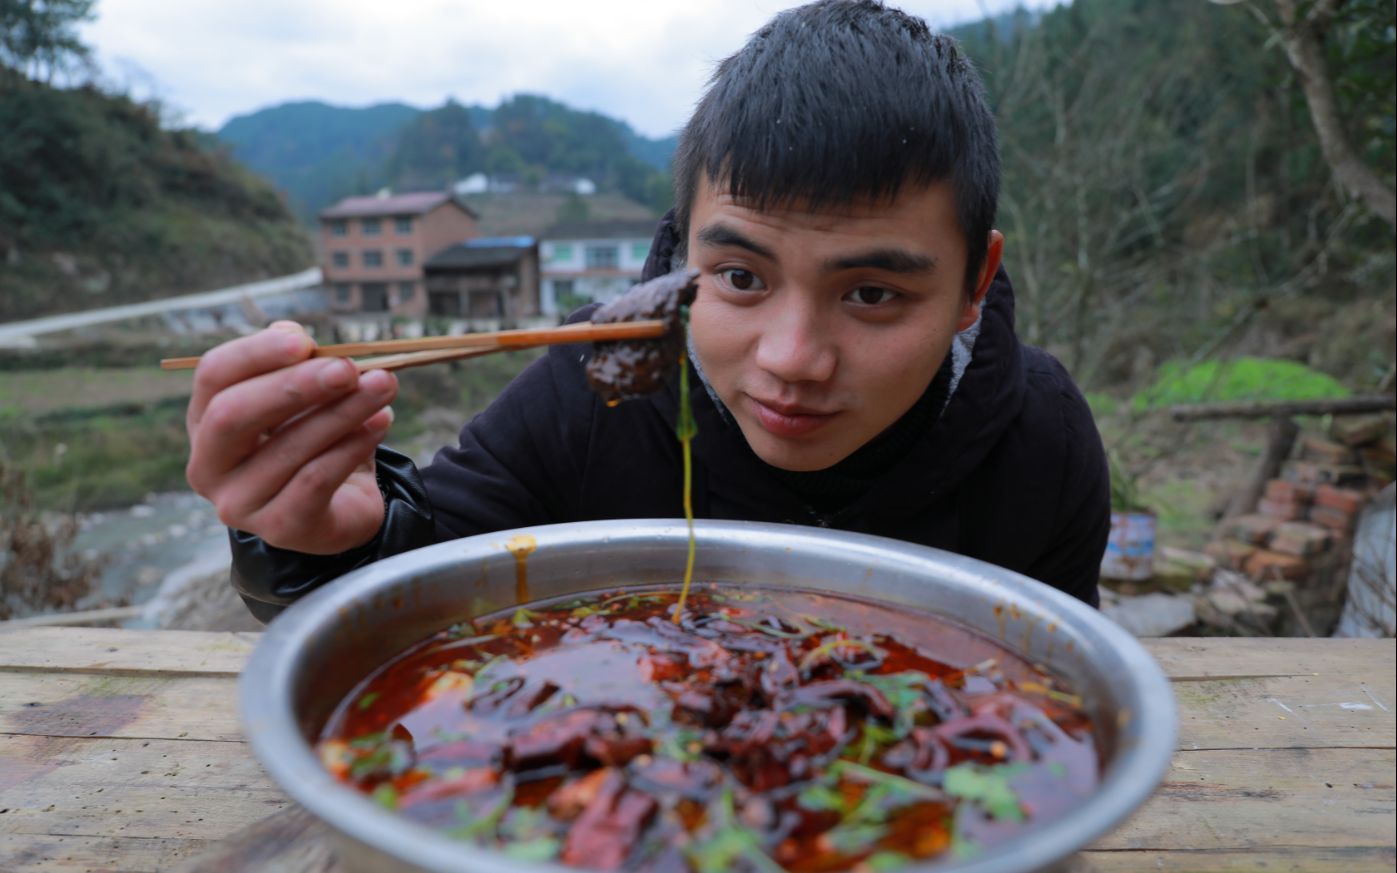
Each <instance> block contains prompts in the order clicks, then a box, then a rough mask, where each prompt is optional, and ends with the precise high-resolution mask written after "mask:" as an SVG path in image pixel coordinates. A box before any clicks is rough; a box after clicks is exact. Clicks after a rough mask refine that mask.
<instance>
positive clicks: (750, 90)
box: [674, 0, 999, 290]
mask: <svg viewBox="0 0 1397 873" xmlns="http://www.w3.org/2000/svg"><path fill="white" fill-rule="evenodd" d="M700 173H704V174H705V175H706V176H707V177H708V179H709V180H712V181H714V182H718V183H725V184H726V185H727V187H728V190H729V191H730V192H731V193H732V195H733V196H735V197H738V198H741V199H742V200H744V201H747V202H749V203H751V204H752V205H753V206H754V207H755V208H757V209H767V208H772V207H777V206H786V205H790V204H792V203H795V202H800V203H801V204H803V205H808V206H809V207H810V208H812V209H819V208H821V207H822V206H841V205H847V204H849V203H853V202H856V201H861V200H871V201H874V202H879V201H886V202H891V201H892V200H894V199H895V198H896V197H897V196H898V194H899V193H900V192H901V191H902V188H903V186H904V185H907V184H909V183H910V184H914V185H916V184H922V185H926V184H931V183H933V182H939V181H943V180H950V181H951V183H952V190H953V191H954V195H955V202H956V215H957V218H958V219H959V221H960V227H961V231H962V232H963V233H964V234H965V241H966V248H967V260H966V277H965V281H966V285H967V287H968V288H970V289H972V290H973V285H974V281H975V277H976V274H977V273H978V272H979V270H980V266H981V265H982V264H983V263H984V259H985V250H986V248H987V246H988V244H989V233H990V230H991V229H992V228H993V226H994V213H995V206H996V203H997V202H998V199H999V151H998V147H997V144H996V138H995V126H994V116H993V115H992V114H991V113H990V110H989V106H988V105H987V104H986V101H985V95H984V88H983V86H982V85H981V83H980V78H979V76H978V75H977V74H976V73H975V70H974V69H973V68H972V67H971V65H970V62H969V60H968V59H967V58H966V57H965V56H964V55H963V54H961V52H960V49H959V47H958V46H957V45H956V43H955V40H953V39H951V38H950V37H947V36H941V35H938V34H933V33H932V32H931V30H930V29H929V28H928V27H927V25H926V22H924V21H922V20H921V19H919V18H914V17H912V16H910V15H907V14H906V13H903V12H900V11H898V10H896V9H889V8H887V7H885V6H883V4H882V3H879V2H875V0H822V2H817V3H811V4H809V5H807V6H801V7H799V8H797V9H790V10H787V11H785V12H782V13H781V14H779V15H777V16H776V17H775V18H773V19H772V20H771V21H770V22H768V23H767V24H766V25H765V26H764V27H762V29H761V30H758V31H757V32H756V33H755V34H753V35H752V38H751V39H750V40H748V42H747V44H746V45H745V46H743V47H742V49H741V50H740V51H738V52H737V53H736V54H734V55H732V56H731V57H729V58H727V59H725V60H724V61H723V62H722V63H720V64H719V65H718V69H717V71H716V72H715V73H714V75H713V79H712V81H710V83H709V86H708V91H707V92H706V93H705V94H704V96H703V99H702V100H700V101H699V104H698V108H697V109H695V110H694V114H693V117H692V118H690V119H689V123H688V124H687V125H686V126H685V127H684V130H683V132H682V133H681V134H680V138H679V145H678V148H677V149H676V151H675V156H674V193H675V216H676V219H677V224H678V227H677V230H678V231H679V235H680V240H681V245H682V244H683V241H684V240H685V239H686V238H687V234H688V224H689V212H690V209H691V208H692V206H693V198H694V193H695V192H696V191H697V190H698V183H699V180H700V177H699V174H700Z"/></svg>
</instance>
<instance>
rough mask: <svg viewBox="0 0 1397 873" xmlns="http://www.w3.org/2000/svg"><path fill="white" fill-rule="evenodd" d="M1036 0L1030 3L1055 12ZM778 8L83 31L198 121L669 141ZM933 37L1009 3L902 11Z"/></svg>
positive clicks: (557, 9) (539, 8)
mask: <svg viewBox="0 0 1397 873" xmlns="http://www.w3.org/2000/svg"><path fill="white" fill-rule="evenodd" d="M1045 2H1046V0H1039V2H1037V3H1031V4H1030V5H1044V3H1045ZM792 5H796V4H794V3H790V2H782V0H706V2H704V3H675V2H669V3H663V4H657V3H655V2H654V0H588V2H585V3H579V2H576V0H535V2H529V0H515V2H510V0H503V2H501V0H390V2H386V3H385V2H382V0H241V2H233V0H193V2H185V3H170V2H169V0H99V4H98V7H97V14H98V19H97V21H96V22H94V23H93V24H91V25H89V26H88V27H87V28H86V29H85V31H84V38H85V39H86V40H87V41H88V42H89V44H91V45H93V47H94V48H95V49H96V51H97V55H98V59H99V61H100V63H101V64H102V66H103V67H104V68H105V69H106V70H107V71H108V75H109V77H113V78H115V80H116V81H117V83H118V84H120V85H124V86H126V87H129V88H130V89H131V90H132V91H133V93H134V95H135V96H137V97H142V98H144V97H151V96H154V97H158V98H159V99H161V101H162V102H165V103H167V104H169V105H170V106H172V107H173V108H174V109H176V110H178V111H179V112H181V113H183V115H184V117H185V118H186V119H187V120H188V121H189V122H190V123H193V124H197V125H199V126H202V127H213V128H216V127H218V126H220V125H221V124H222V123H223V122H225V121H227V120H228V118H230V117H232V116H233V115H236V114H242V113H246V112H251V111H255V110H257V109H260V108H263V107H266V106H270V105H274V104H277V103H281V102H285V101H288V100H301V99H318V100H325V101H327V102H330V103H336V104H341V105H350V106H358V105H368V104H371V103H378V102H383V101H389V100H400V101H404V102H407V103H411V104H414V105H419V106H435V105H440V104H441V103H442V102H443V101H444V100H445V99H446V98H448V97H454V98H455V99H457V100H459V101H461V102H463V103H481V104H484V105H491V106H492V105H495V104H496V103H498V102H499V100H500V99H501V98H503V97H505V96H508V95H510V94H515V93H520V92H529V93H541V94H546V95H548V96H550V97H554V98H556V99H559V100H562V101H564V102H566V103H568V104H570V105H573V106H576V107H578V108H584V109H595V110H598V111H602V112H605V113H607V114H609V115H613V116H617V117H620V118H623V119H625V120H626V121H628V122H629V123H630V124H631V125H632V126H633V127H635V128H636V129H637V130H639V131H640V132H642V133H645V134H647V135H651V136H661V135H665V134H668V133H672V132H673V131H674V130H676V129H677V128H678V127H679V126H680V125H681V124H682V123H683V121H684V119H685V118H687V117H688V114H689V112H690V110H691V109H692V108H693V104H694V102H695V101H696V100H697V99H698V97H699V94H700V93H701V91H702V89H703V86H704V84H705V82H706V81H707V78H708V76H709V74H710V73H711V71H712V69H713V66H714V64H716V63H717V61H718V60H720V59H721V58H723V57H725V56H726V55H728V54H730V53H732V52H733V51H736V50H737V49H738V48H739V47H740V46H741V45H742V43H743V42H744V41H745V40H746V38H747V36H748V34H750V33H751V32H752V31H754V30H756V29H757V28H758V27H760V26H761V24H762V23H764V22H765V21H766V20H767V19H769V18H770V17H771V16H772V15H774V14H775V13H776V12H778V11H780V10H781V9H783V8H786V7H788V6H792ZM902 5H903V8H905V9H907V11H909V12H912V13H914V14H918V15H922V16H923V17H926V18H927V19H928V20H929V21H930V22H931V23H932V24H933V25H935V26H946V25H948V24H951V23H954V22H957V21H964V20H969V19H973V18H976V17H979V15H980V14H981V7H982V6H986V7H988V8H991V9H996V8H1007V7H1009V6H1011V5H1015V4H1013V3H1012V2H1007V0H998V2H987V0H986V2H981V0H940V2H935V0H922V2H909V3H904V4H902Z"/></svg>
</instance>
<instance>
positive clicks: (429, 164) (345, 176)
mask: <svg viewBox="0 0 1397 873" xmlns="http://www.w3.org/2000/svg"><path fill="white" fill-rule="evenodd" d="M217 136H218V138H219V139H221V140H223V141H224V142H226V143H228V144H229V145H230V146H231V147H232V150H233V155H234V156H235V157H236V158H237V159H238V160H240V161H242V162H244V163H245V164H247V166H249V167H250V168H252V169H253V170H255V171H257V172H258V173H261V174H262V175H264V176H266V177H267V178H268V179H270V180H272V182H273V183H275V184H276V185H277V187H279V188H280V189H281V190H283V191H284V192H286V195H287V197H288V199H289V200H290V202H291V204H292V206H293V208H295V209H296V211H297V212H298V213H299V214H300V215H301V216H302V217H304V218H306V219H310V218H313V217H314V215H315V214H316V213H317V212H318V211H319V210H320V209H323V208H324V207H325V206H327V205H329V204H330V203H333V202H334V201H335V200H337V199H339V198H340V197H344V196H346V195H350V194H357V193H367V192H369V191H372V190H375V189H377V188H380V187H383V186H390V187H394V188H398V189H406V188H420V187H442V186H445V185H447V184H450V183H451V182H454V181H456V180H459V179H461V178H464V177H465V176H468V175H470V174H472V173H475V172H485V173H492V174H501V173H503V174H509V175H512V176H518V177H520V178H523V179H525V180H534V181H537V180H539V179H543V178H546V177H547V176H549V175H551V174H558V173H564V174H576V175H585V176H588V177H589V178H592V179H593V180H594V181H595V182H597V183H598V184H599V185H601V186H602V187H603V188H604V189H609V190H614V191H618V192H620V193H623V194H625V195H626V196H628V197H630V198H631V199H633V200H636V201H638V202H640V203H643V204H645V205H646V206H648V207H650V208H651V209H663V208H665V207H667V205H668V202H667V201H668V196H669V195H668V186H669V183H668V177H667V168H668V165H669V158H670V155H671V154H672V153H673V151H674V146H675V137H665V138H661V139H651V138H648V137H645V136H642V135H641V134H638V133H636V132H635V131H634V130H633V129H632V128H631V127H630V125H628V124H626V123H625V122H622V121H618V120H616V119H614V118H610V117H608V116H605V115H602V114H600V113H596V112H584V111H580V110H576V109H572V108H570V107H568V106H566V105H564V104H562V103H559V102H557V101H554V100H550V99H549V98H546V97H542V96H538V95H531V94H520V95H516V96H514V97H511V98H509V99H507V100H505V101H503V102H502V103H501V104H500V105H499V106H498V107H495V108H493V109H491V108H486V107H482V106H475V105H463V104H460V103H457V102H455V101H453V100H448V101H447V102H446V103H445V104H443V105H442V106H440V107H436V108H433V109H425V110H424V109H418V108H415V107H412V106H408V105H407V104H403V103H384V104H378V105H375V106H368V107H362V108H351V107H343V106H332V105H330V104H327V103H321V102H314V101H309V102H298V103H284V104H281V105H278V106H273V107H269V108H267V109H262V110H258V111H257V112H253V113H250V114H247V115H242V116H238V117H237V118H234V119H232V120H231V121H229V122H228V123H227V124H225V125H224V126H223V127H222V128H221V129H220V130H219V131H218V133H217Z"/></svg>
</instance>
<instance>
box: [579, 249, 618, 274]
mask: <svg viewBox="0 0 1397 873" xmlns="http://www.w3.org/2000/svg"><path fill="white" fill-rule="evenodd" d="M619 255H620V252H618V251H617V250H616V246H587V269H589V270H614V269H616V267H617V265H618V263H619V262H620V260H619Z"/></svg>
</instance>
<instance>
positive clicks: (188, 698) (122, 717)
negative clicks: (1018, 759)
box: [0, 668, 1397, 750]
mask: <svg viewBox="0 0 1397 873" xmlns="http://www.w3.org/2000/svg"><path fill="white" fill-rule="evenodd" d="M1377 669H1380V668H1377ZM1174 691H1175V693H1176V694H1177V695H1178V700H1179V712H1180V735H1179V747H1180V748H1182V749H1194V750H1197V749H1235V748H1324V747H1373V746H1392V745H1394V743H1397V679H1394V674H1392V673H1388V674H1387V675H1385V676H1382V675H1378V674H1377V672H1376V669H1374V670H1369V669H1366V668H1365V669H1363V670H1354V671H1351V675H1350V676H1345V677H1323V676H1322V677H1318V678H1317V677H1314V676H1311V675H1308V674H1305V675H1298V676H1279V677H1263V678H1255V679H1252V678H1239V679H1216V680H1204V681H1196V682H1179V683H1176V684H1175V685H1174ZM236 702H237V688H236V680H235V678H234V677H233V676H226V677H223V676H217V677H215V676H201V675H197V674H196V675H178V674H155V673H137V674H115V675H114V674H101V673H99V674H92V673H58V674H55V673H48V672H29V671H13V672H3V671H0V733H12V734H31V735H42V736H112V737H147V738H164V739H198V740H238V739H241V733H240V732H239V729H238V722H237V712H236Z"/></svg>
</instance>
